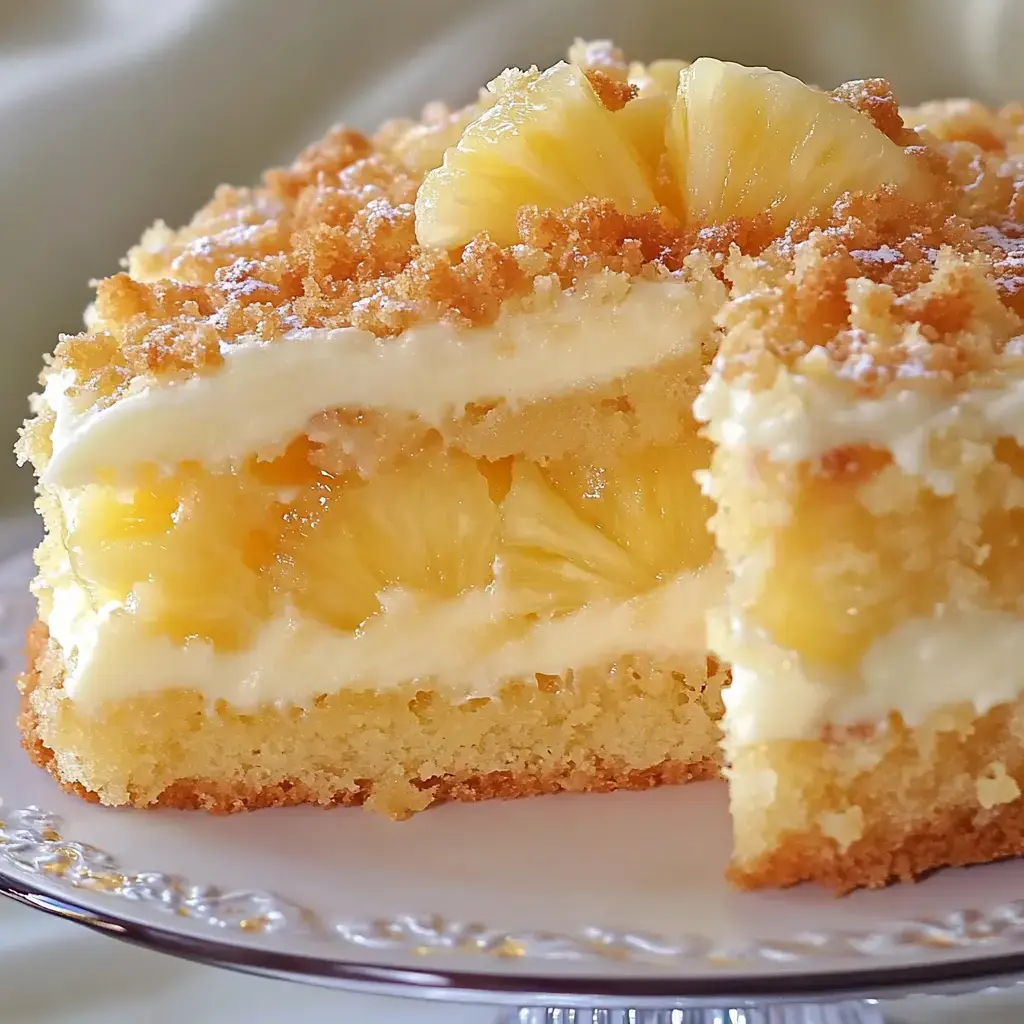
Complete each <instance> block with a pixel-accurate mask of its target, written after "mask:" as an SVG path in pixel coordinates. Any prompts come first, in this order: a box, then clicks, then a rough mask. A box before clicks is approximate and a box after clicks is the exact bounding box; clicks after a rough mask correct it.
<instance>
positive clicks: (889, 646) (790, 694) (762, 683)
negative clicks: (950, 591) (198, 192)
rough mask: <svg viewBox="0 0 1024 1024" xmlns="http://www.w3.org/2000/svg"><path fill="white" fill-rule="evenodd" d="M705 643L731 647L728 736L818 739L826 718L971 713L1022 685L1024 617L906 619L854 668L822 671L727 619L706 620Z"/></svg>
mask: <svg viewBox="0 0 1024 1024" xmlns="http://www.w3.org/2000/svg"><path fill="white" fill-rule="evenodd" d="M711 633H712V636H711V641H712V647H714V648H716V649H718V650H722V651H723V652H725V653H727V654H731V655H732V684H731V685H730V686H729V687H728V689H727V690H726V691H725V693H724V698H723V699H724V701H725V707H726V718H725V724H726V735H727V743H728V744H729V745H731V746H743V745H747V744H752V743H764V742H770V741H773V740H797V739H811V738H817V737H818V736H820V735H821V731H822V729H823V728H824V726H826V725H839V726H853V725H858V724H863V723H868V724H876V723H879V722H884V721H885V720H886V719H887V718H888V716H889V714H890V713H891V712H893V711H896V712H898V713H899V714H900V715H901V716H902V717H903V719H904V721H906V722H907V723H908V724H909V725H912V726H913V725H918V724H920V723H921V722H923V721H924V720H925V719H926V718H927V717H928V716H929V715H931V714H933V713H934V712H936V711H939V710H940V709H942V708H944V707H948V706H950V705H955V704H973V706H974V708H975V710H976V711H977V713H978V714H984V713H985V712H986V711H988V710H990V709H991V708H993V707H995V706H996V705H998V704H1003V703H1006V702H1007V701H1011V700H1015V699H1016V698H1017V697H1019V696H1020V694H1021V693H1024V622H1022V621H1021V619H1020V617H1019V616H1016V615H1012V614H1010V613H1008V612H999V611H983V610H965V611H949V612H947V613H945V614H943V615H940V616H934V617H921V618H913V619H908V620H906V621H904V622H902V623H900V624H899V625H898V626H896V627H895V628H894V629H893V630H892V631H891V632H890V633H888V634H887V635H885V636H882V637H879V638H878V639H877V640H875V641H874V643H872V645H871V646H870V647H869V648H868V650H867V651H866V652H865V654H864V656H863V658H862V659H861V661H860V664H859V665H858V666H857V668H856V669H855V670H854V671H852V672H833V673H828V672H824V671H821V670H815V669H812V668H810V667H809V666H807V665H805V664H803V663H802V660H801V659H800V657H799V656H798V655H796V654H794V653H793V652H791V651H786V650H783V649H781V648H778V647H775V646H774V645H773V644H772V642H771V638H770V637H769V636H767V635H766V634H764V633H763V632H761V631H759V630H757V629H756V628H755V627H753V626H751V625H749V624H747V623H744V622H742V621H740V620H737V619H735V618H733V619H726V618H725V617H723V618H721V619H718V618H715V619H713V620H712V626H711Z"/></svg>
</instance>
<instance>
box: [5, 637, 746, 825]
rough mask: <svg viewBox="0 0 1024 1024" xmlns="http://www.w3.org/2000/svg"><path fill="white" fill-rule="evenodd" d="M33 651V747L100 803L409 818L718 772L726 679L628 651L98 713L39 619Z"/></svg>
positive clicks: (69, 785)
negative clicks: (497, 685)
mask: <svg viewBox="0 0 1024 1024" xmlns="http://www.w3.org/2000/svg"><path fill="white" fill-rule="evenodd" d="M28 647H29V652H28V653H29V662H28V663H29V665H30V669H29V671H28V672H26V673H25V675H23V676H22V679H21V681H20V686H21V690H22V714H21V720H20V727H21V731H22V736H23V742H24V745H25V747H26V748H27V750H28V751H29V753H30V754H31V756H32V757H33V759H34V760H35V761H36V763H37V764H39V765H41V766H42V767H44V768H46V769H47V770H48V771H49V772H50V773H51V774H52V775H53V776H54V777H55V778H56V779H57V780H58V781H59V782H60V783H61V785H62V786H64V788H65V789H67V790H69V791H71V792H74V793H77V794H78V795H80V796H82V797H85V798H86V799H90V800H93V801H96V802H102V803H106V804H113V805H123V804H129V805H134V806H137V807H149V806H158V807H175V808H183V809H204V810H209V811H213V812H220V813H225V812H232V811H241V810H253V809H257V808H263V807H277V806H287V805H294V804H306V803H309V804H321V805H326V806H331V805H351V804H364V803H365V804H367V805H368V806H370V807H372V808H373V809H375V810H379V811H382V812H384V813H385V814H388V815H390V816H392V817H405V816H407V815H409V814H411V813H413V812H415V811H419V810H422V809H424V808H426V807H427V806H429V805H430V804H432V803H435V802H438V801H443V800H482V799H491V798H510V797H520V796H532V795H537V794H542V793H554V792H560V791H608V790H614V789H646V788H650V787H651V786H655V785H660V784H662V783H678V782H685V781H689V780H691V779H700V778H709V777H716V776H718V775H719V774H720V770H719V765H718V742H719V732H718V727H717V724H716V723H717V719H718V717H719V716H720V714H721V701H720V690H721V686H722V684H723V682H724V681H725V679H726V678H727V675H726V673H724V672H722V671H721V670H716V671H712V672H711V673H708V672H707V671H704V672H697V670H696V668H695V666H692V665H689V666H687V667H686V668H687V670H686V673H685V674H684V672H683V671H682V670H681V666H672V665H668V664H666V663H661V662H658V663H655V662H652V661H651V660H650V659H646V658H640V657H631V658H626V659H622V660H620V661H618V662H616V663H614V664H612V665H606V666H602V667H600V668H591V669H586V670H583V671H576V672H573V673H567V674H566V675H565V676H564V677H563V676H540V677H537V678H535V679H531V680H523V681H517V682H513V683H509V684H508V685H507V686H505V687H504V688H503V689H502V691H501V693H500V694H499V695H498V696H497V697H495V698H475V699H471V700H468V701H460V702H452V701H449V700H446V699H444V698H443V696H442V695H440V694H438V693H436V692H433V691H429V690H424V689H422V688H417V687H415V686H410V687H404V688H401V689H396V690H388V691H384V692H379V693H378V692H372V691H363V692H359V693H340V694H334V695H325V696H322V697H319V698H317V699H316V700H315V701H313V702H311V704H310V706H309V707H304V708H300V707H285V708H277V707H272V706H268V707H262V708H258V709H245V710H241V709H236V708H232V707H230V706H228V705H226V704H223V703H219V704H217V705H214V706H210V707H208V706H207V705H206V703H205V702H204V701H203V698H202V697H201V696H200V695H199V694H197V693H195V692H194V691H189V690H185V689H182V690H176V691H173V692H161V693H159V694H156V695H150V696H140V697H137V698H134V699H132V700H124V701H118V702H113V703H110V704H106V705H103V706H102V707H101V708H100V709H98V710H97V711H96V712H94V713H92V714H89V713H87V712H86V711H85V710H83V709H80V708H78V707H77V706H76V705H75V703H74V702H73V701H72V700H70V699H68V697H67V696H66V694H65V693H64V691H63V687H62V682H61V680H62V677H63V665H62V661H61V652H60V649H59V648H58V647H57V646H56V645H55V644H53V643H51V642H50V640H49V638H48V635H47V631H46V627H45V626H44V625H42V624H41V623H37V624H36V625H35V626H34V627H33V628H32V630H31V631H30V633H29V641H28ZM712 669H714V666H712ZM695 675H699V676H700V678H699V679H695V678H694V676H695Z"/></svg>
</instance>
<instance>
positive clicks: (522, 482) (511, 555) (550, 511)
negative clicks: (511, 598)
mask: <svg viewBox="0 0 1024 1024" xmlns="http://www.w3.org/2000/svg"><path fill="white" fill-rule="evenodd" d="M499 579H500V581H501V582H502V583H503V584H504V585H505V586H506V587H507V588H508V589H509V591H511V592H512V593H514V594H515V595H516V599H517V600H518V601H521V603H522V610H523V611H546V612H566V611H575V610H576V609H577V608H579V607H581V606H582V605H584V604H586V603H587V602H588V601H592V600H594V599H595V598H602V597H611V598H623V597H628V596H630V595H632V594H635V593H637V592H639V591H640V590H644V589H646V588H647V587H649V586H651V585H652V584H653V583H654V582H655V577H654V575H653V574H652V573H651V572H650V571H649V570H648V569H647V567H646V566H644V565H643V563H642V562H640V561H639V560H638V559H636V558H634V557H633V556H632V555H631V554H629V552H627V551H625V550H624V549H623V548H622V547H620V546H619V545H618V544H617V543H616V542H615V541H614V540H612V539H609V538H608V537H606V536H605V535H604V534H603V533H602V532H601V530H600V529H599V528H598V527H597V526H596V525H594V524H591V523H588V522H587V521H586V520H585V519H583V518H582V517H581V516H580V515H579V514H578V513H577V512H576V511H574V510H573V508H572V506H571V505H570V504H569V503H568V502H567V501H566V499H565V498H564V497H563V496H562V495H561V494H559V493H558V491H557V490H556V489H555V488H554V487H553V486H552V485H551V483H550V482H549V481H548V480H547V479H545V477H544V474H543V473H542V472H541V471H540V470H539V469H538V468H537V466H535V465H534V464H533V463H532V462H524V461H520V460H517V461H516V463H515V465H514V467H513V469H512V486H511V488H510V489H509V492H508V495H507V496H506V498H505V500H504V502H503V503H502V506H501V554H500V560H499Z"/></svg>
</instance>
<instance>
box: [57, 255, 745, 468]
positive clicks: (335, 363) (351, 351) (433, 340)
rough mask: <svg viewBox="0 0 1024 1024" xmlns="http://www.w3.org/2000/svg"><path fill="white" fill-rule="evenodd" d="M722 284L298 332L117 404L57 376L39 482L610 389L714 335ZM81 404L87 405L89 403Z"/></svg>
mask: <svg viewBox="0 0 1024 1024" xmlns="http://www.w3.org/2000/svg"><path fill="white" fill-rule="evenodd" d="M724 301H725V288H724V285H723V284H722V283H721V282H720V281H719V280H717V278H715V276H714V275H713V274H712V273H711V272H710V270H709V269H708V267H707V265H706V261H705V260H704V258H703V257H700V256H695V257H693V258H692V259H691V260H690V263H689V266H688V269H687V270H685V271H682V272H679V273H672V274H669V273H666V274H664V275H663V276H662V277H660V278H659V279H658V280H656V281H655V280H641V279H631V278H629V277H627V276H625V275H623V274H612V273H607V272H606V273H602V274H599V275H596V276H595V277H592V278H589V279H584V280H583V281H581V282H580V283H579V284H578V285H577V286H576V287H575V288H574V289H572V290H569V291H566V292H562V291H560V290H558V287H557V280H552V279H548V278H541V279H538V280H537V283H536V285H535V292H534V294H533V296H531V297H530V298H528V299H526V300H523V301H517V302H515V303H514V304H513V305H509V306H506V308H505V309H504V310H503V311H502V314H501V315H500V316H499V318H498V320H497V321H496V322H495V323H494V324H492V325H491V326H489V327H476V328H468V329H463V330H459V329H457V328H454V327H452V326H450V325H447V324H424V325H421V326H418V327H414V328H411V329H410V330H408V331H406V332H405V333H404V334H402V335H400V336H399V337H397V338H388V339H383V340H382V339H378V338H376V337H374V336H373V335H372V334H370V333H368V332H366V331H360V330H357V329H355V328H343V329H339V330H334V331H324V330H315V329H302V330H296V331H293V332H292V333H291V334H288V335H285V336H284V337H283V338H279V339H277V340H276V341H273V342H261V341H258V340H255V339H253V340H252V341H244V342H240V343H236V344H234V345H230V346H225V348H224V362H223V364H222V365H221V366H220V367H219V368H218V369H217V370H216V371H215V372H212V373H210V374H208V375H204V376H202V377H197V378H193V379H191V380H188V381H184V382H180V383H162V384H160V385H155V384H154V385H151V384H149V383H147V382H145V381H139V382H138V383H137V384H136V385H135V386H134V387H133V389H132V390H131V391H130V392H129V393H128V394H126V395H125V396H124V397H122V398H120V399H119V400H118V401H117V402H115V403H114V404H113V405H109V406H107V407H105V408H86V409H84V410H83V409H82V408H81V407H80V401H81V400H76V399H75V398H72V397H71V396H70V395H69V394H68V390H69V388H70V387H71V386H72V385H73V384H74V381H73V379H71V378H70V377H69V376H68V375H66V374H53V375H51V376H50V377H49V379H48V381H47V387H46V390H45V392H44V395H43V398H44V402H45V403H46V405H48V406H49V407H50V408H51V409H52V410H53V411H54V413H55V422H54V427H53V456H52V458H51V460H50V462H49V464H48V465H47V467H46V469H45V471H44V472H43V474H42V480H43V483H44V484H45V485H48V486H59V487H74V486H80V485H82V484H85V483H88V482H89V481H91V480H95V479H96V478H97V475H98V474H101V473H104V472H107V473H110V472H114V473H117V472H118V471H124V470H130V469H131V468H133V467H135V466H137V465H142V464H144V463H148V462H154V463H161V464H164V465H177V464H178V463H179V462H183V461H186V460H195V461H200V462H202V463H204V464H205V465H206V466H216V465H218V464H222V463H228V462H231V461H233V460H237V459H241V458H244V457H245V456H246V455H247V454H249V453H250V452H260V451H261V450H265V449H269V450H270V451H274V450H278V449H279V448H280V444H281V441H282V439H284V440H286V441H287V440H288V439H290V438H293V437H295V436H297V435H299V434H301V433H302V432H303V430H304V429H305V427H306V425H307V423H308V422H309V420H310V419H311V418H312V417H314V416H316V415H317V414H318V413H320V412H321V411H322V410H324V409H333V408H340V407H347V408H351V409H356V410H358V409H383V410H396V411H401V412H409V413H413V414H415V415H416V416H418V417H420V419H422V420H423V421H424V422H425V423H427V424H429V425H431V426H438V425H440V424H442V423H444V422H445V421H446V419H448V418H456V419H457V418H460V417H461V416H462V415H463V413H464V410H465V408H466V406H467V405H469V404H471V403H474V404H487V403H495V402H506V403H508V404H509V405H511V406H517V405H521V404H525V403H528V402H531V401H537V400H540V399H543V398H548V397H552V396H555V395H559V394H563V393H567V392H570V391H574V390H578V389H584V388H587V387H591V386H594V385H600V384H604V383H609V382H611V381H614V380H616V379H618V378H620V377H623V376H625V375H627V374H629V373H632V372H634V371H636V370H640V369H644V368H648V367H652V366H656V365H658V364H659V363H661V362H664V361H666V360H671V359H674V358H678V357H679V356H682V355H685V354H687V353H691V352H692V353H694V354H695V355H697V354H699V353H700V351H701V347H702V345H704V344H705V343H706V342H707V341H708V340H709V339H710V338H711V337H713V335H714V332H715V325H714V317H715V315H716V314H717V312H718V310H719V309H720V308H721V305H722V303H723V302H724ZM85 397H86V398H88V396H85Z"/></svg>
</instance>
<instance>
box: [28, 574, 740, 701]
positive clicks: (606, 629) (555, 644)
mask: <svg viewBox="0 0 1024 1024" xmlns="http://www.w3.org/2000/svg"><path fill="white" fill-rule="evenodd" d="M723 585H724V579H723V575H722V572H721V571H720V570H719V569H718V568H717V567H711V568H708V569H705V570H703V571H701V572H697V573H690V574H686V575H683V576H680V577H678V578H676V579H674V580H671V581H670V582H667V583H665V584H663V585H661V586H660V587H659V588H657V589H656V590H653V591H651V592H649V593H646V594H642V595H640V596H638V597H636V598H633V599H632V600H629V601H625V602H593V603H591V604H589V605H587V606H585V607H584V608H582V609H580V610H579V611H577V612H574V613H572V614H570V615H566V616H564V617H561V618H557V619H551V620H548V621H542V622H539V623H536V624H534V625H530V626H528V627H527V626H524V624H523V623H522V621H521V620H516V619H514V618H512V617H511V608H510V606H509V604H508V601H507V599H506V598H505V597H503V596H502V595H501V594H499V593H498V591H497V590H495V589H494V588H488V589H487V590H481V591H471V592H467V593H466V594H464V595H463V596H462V597H460V598H457V599H455V600H452V601H445V602H437V601H431V600H428V599H422V598H417V597H415V596H414V595H411V594H408V593H397V592H392V593H390V594H387V593H386V594H384V595H383V596H382V600H383V603H384V612H383V613H382V614H380V615H378V616H375V617H374V618H372V619H370V620H368V621H367V622H366V623H365V624H364V625H363V627H362V628H361V629H359V630H358V631H357V632H355V633H343V632H341V631H339V630H336V629H333V628H331V627H329V626H326V625H323V624H322V623H319V622H316V621H314V620H312V619H310V618H306V617H303V616H302V615H301V614H299V613H297V612H295V611H293V610H290V611H285V612H282V613H281V614H280V615H278V616H277V617H276V618H274V619H272V620H270V621H269V622H267V623H266V625H264V626H263V627H262V628H261V629H260V630H259V632H258V633H257V634H256V637H255V638H254V640H253V642H252V643H251V644H250V645H249V646H248V647H246V648H244V649H243V650H239V651H235V652H223V651H222V652H218V651H216V650H215V649H214V648H213V646H212V645H211V644H210V643H208V642H200V641H191V642H187V643H185V644H184V645H179V644H178V643H176V642H174V641H172V640H170V639H168V638H166V637H160V636H156V635H153V634H152V633H150V632H148V631H146V630H145V629H144V628H143V627H142V625H141V623H140V622H139V621H138V619H137V617H136V616H135V615H134V614H133V613H132V611H131V608H130V607H128V606H126V605H124V604H121V603H120V602H110V603H107V604H104V605H103V606H101V607H100V608H98V609H97V608H93V607H92V606H91V604H90V602H89V598H88V595H87V593H86V592H85V591H84V590H83V589H82V588H81V587H80V586H79V585H78V584H77V583H76V582H74V581H73V580H71V579H64V580H61V581H60V582H59V583H57V585H56V586H54V587H53V591H52V598H53V601H52V608H51V610H50V612H49V615H48V616H47V624H48V626H49V629H50V635H51V636H52V637H53V639H54V640H56V641H57V643H58V644H60V646H61V648H62V651H63V654H64V658H65V663H66V669H67V671H66V677H65V679H64V690H65V692H66V693H67V695H68V696H69V697H71V698H73V699H74V700H75V701H76V702H79V703H81V704H82V705H83V706H85V707H96V706H97V705H99V704H100V703H102V702H104V701H108V700H120V699H124V698H130V697H134V696H138V695H141V694H146V693H153V692H156V691H159V690H163V689H167V688H186V689H194V690H198V691H199V692H200V693H202V694H203V696H204V697H206V698H207V699H208V700H210V701H215V700H226V701H229V702H231V703H232V704H235V705H238V706H242V707H254V706H257V705H259V704H261V703H263V702H281V703H285V704H300V705H304V704H308V703H309V702H311V701H312V700H313V699H314V698H315V697H317V696H319V695H320V694H324V693H332V692H336V691H338V690H344V689H362V688H369V689H375V690H386V689H388V688H391V687H396V686H399V685H401V684H403V683H411V682H417V683H423V684H425V685H429V686H432V687H439V688H441V689H442V690H444V692H446V693H450V694H452V695H454V697H455V698H456V699H469V698H471V697H487V696H492V695H494V694H495V693H496V692H497V691H498V689H499V688H500V687H501V685H502V684H503V683H504V682H506V681H508V680H511V679H516V678H520V677H527V678H532V677H533V675H534V674H535V673H538V672H540V673H544V674H549V675H561V674H562V673H564V672H565V671H566V670H568V669H570V668H575V669H580V668H586V667H588V666H591V665H602V664H606V663H608V662H611V661H613V660H615V659H618V658H620V657H622V656H623V655H624V654H628V653H637V654H650V655H655V656H664V657H680V658H683V657H686V658H690V657H697V658H700V659H703V657H704V652H705V650H706V644H705V628H704V616H705V612H706V610H707V608H708V607H709V606H710V605H711V604H712V602H714V601H715V600H717V599H719V598H720V596H721V593H722V588H723Z"/></svg>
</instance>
